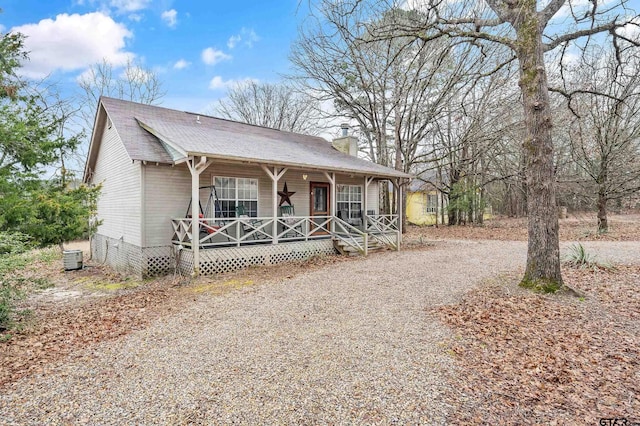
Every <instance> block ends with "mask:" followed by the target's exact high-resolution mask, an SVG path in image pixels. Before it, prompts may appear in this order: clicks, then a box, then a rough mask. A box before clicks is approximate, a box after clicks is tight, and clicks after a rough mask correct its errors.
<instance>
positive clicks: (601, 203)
mask: <svg viewBox="0 0 640 426" xmlns="http://www.w3.org/2000/svg"><path fill="white" fill-rule="evenodd" d="M607 201H608V200H607V194H606V190H605V189H604V188H603V187H600V189H599V190H598V203H597V204H598V232H599V233H605V232H607V231H609V222H608V221H607Z"/></svg>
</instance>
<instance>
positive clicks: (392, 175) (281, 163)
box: [174, 152, 413, 179]
mask: <svg viewBox="0 0 640 426" xmlns="http://www.w3.org/2000/svg"><path fill="white" fill-rule="evenodd" d="M190 156H196V157H207V158H212V159H214V160H227V161H229V160H231V161H234V162H238V163H254V164H258V165H262V164H266V165H276V166H284V167H293V168H297V169H307V170H316V171H322V172H325V171H331V172H340V173H349V174H350V173H355V174H360V175H367V176H374V177H378V178H404V179H411V178H413V176H412V175H409V174H407V173H404V172H400V171H396V170H393V169H389V170H390V171H392V172H394V173H381V172H374V171H366V170H358V169H345V168H332V167H319V166H315V165H313V164H304V163H291V162H286V161H264V160H260V159H257V158H247V157H235V156H229V155H224V156H223V155H215V154H211V153H202V152H187V157H185V158H182V159H179V160H176V161H175V162H174V164H179V163H182V162H184V161H186V160H187V158H188V157H190ZM372 164H375V163H372Z"/></svg>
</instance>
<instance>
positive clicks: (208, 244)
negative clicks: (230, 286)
mask: <svg viewBox="0 0 640 426" xmlns="http://www.w3.org/2000/svg"><path fill="white" fill-rule="evenodd" d="M171 223H172V226H173V237H172V242H173V243H174V244H180V245H182V246H183V247H186V248H191V247H192V246H193V232H192V229H191V225H192V220H191V218H176V219H172V220H171ZM397 224H398V221H397V215H366V216H365V219H364V222H363V225H362V226H361V227H360V228H359V227H357V226H354V225H351V224H349V223H347V222H345V221H343V220H342V219H340V218H338V217H335V216H294V217H278V218H277V219H274V218H273V217H251V218H245V217H243V218H200V226H199V230H198V231H197V240H198V245H199V246H200V247H201V248H215V247H218V246H238V247H239V246H241V245H248V244H260V243H273V242H274V241H277V242H287V241H308V240H313V239H321V238H327V237H333V238H337V239H340V240H342V241H344V242H345V243H346V244H348V245H349V246H351V247H353V248H354V249H356V250H358V251H359V252H361V253H363V254H365V255H366V254H367V250H368V242H369V241H370V240H371V239H375V240H377V241H379V242H381V243H382V244H386V245H390V246H392V247H394V248H396V249H397V247H398V239H397V233H398V226H397ZM274 235H275V237H274ZM394 235H395V237H394Z"/></svg>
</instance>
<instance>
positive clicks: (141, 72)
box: [78, 59, 165, 132]
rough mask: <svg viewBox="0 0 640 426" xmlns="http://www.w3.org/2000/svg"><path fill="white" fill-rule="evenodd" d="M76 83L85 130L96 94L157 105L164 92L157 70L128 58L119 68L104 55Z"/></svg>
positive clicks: (96, 100) (97, 97) (93, 115)
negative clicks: (79, 91) (78, 87)
mask: <svg viewBox="0 0 640 426" xmlns="http://www.w3.org/2000/svg"><path fill="white" fill-rule="evenodd" d="M78 85H79V86H80V89H81V99H82V117H83V119H84V122H85V129H87V130H88V132H90V131H91V128H92V127H93V119H94V117H95V113H96V108H97V105H98V100H99V99H100V96H109V97H112V98H117V99H124V100H128V101H133V102H140V103H143V104H149V105H158V104H160V102H161V99H162V98H163V97H164V95H165V92H164V90H163V89H162V82H161V81H160V78H159V77H158V74H157V73H156V72H155V71H153V70H152V69H149V68H145V67H143V66H142V65H140V64H138V63H136V62H134V61H132V60H128V61H127V63H126V64H125V65H124V67H123V68H119V67H114V65H113V64H111V63H110V62H108V61H107V60H106V59H104V60H103V61H102V62H101V63H99V64H95V65H92V66H91V67H89V69H88V70H87V71H86V72H85V73H83V74H82V76H81V77H80V79H79V81H78Z"/></svg>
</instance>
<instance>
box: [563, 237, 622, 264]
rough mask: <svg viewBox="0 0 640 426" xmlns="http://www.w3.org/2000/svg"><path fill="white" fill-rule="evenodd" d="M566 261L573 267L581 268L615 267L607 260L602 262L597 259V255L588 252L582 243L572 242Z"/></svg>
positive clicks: (565, 257)
mask: <svg viewBox="0 0 640 426" xmlns="http://www.w3.org/2000/svg"><path fill="white" fill-rule="evenodd" d="M563 260H564V263H565V264H566V265H568V266H570V267H572V268H580V269H586V268H589V269H606V270H610V269H613V266H612V265H611V264H609V263H606V262H601V261H599V260H598V259H597V256H595V255H593V254H591V253H589V252H587V250H586V249H585V248H584V246H583V245H582V244H580V243H578V244H572V245H571V247H569V249H568V251H567V253H566V254H565V256H564V258H563Z"/></svg>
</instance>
